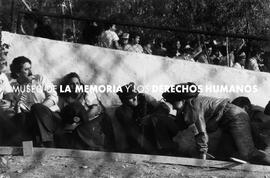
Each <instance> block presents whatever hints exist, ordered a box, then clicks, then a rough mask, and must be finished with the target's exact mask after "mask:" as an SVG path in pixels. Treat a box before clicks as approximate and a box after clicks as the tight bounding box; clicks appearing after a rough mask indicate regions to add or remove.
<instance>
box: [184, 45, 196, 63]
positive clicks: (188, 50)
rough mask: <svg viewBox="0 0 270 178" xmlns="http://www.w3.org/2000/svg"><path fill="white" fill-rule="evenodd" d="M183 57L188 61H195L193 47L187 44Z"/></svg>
mask: <svg viewBox="0 0 270 178" xmlns="http://www.w3.org/2000/svg"><path fill="white" fill-rule="evenodd" d="M183 58H184V60H186V61H191V62H195V61H194V59H193V49H192V48H191V46H190V45H186V46H185V48H184V55H183Z"/></svg>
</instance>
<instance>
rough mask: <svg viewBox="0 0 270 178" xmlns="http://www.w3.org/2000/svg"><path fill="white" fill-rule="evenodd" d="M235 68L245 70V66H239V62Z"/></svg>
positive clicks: (235, 64)
mask: <svg viewBox="0 0 270 178" xmlns="http://www.w3.org/2000/svg"><path fill="white" fill-rule="evenodd" d="M233 68H236V69H245V68H244V66H241V64H239V63H238V62H236V63H234V65H233Z"/></svg>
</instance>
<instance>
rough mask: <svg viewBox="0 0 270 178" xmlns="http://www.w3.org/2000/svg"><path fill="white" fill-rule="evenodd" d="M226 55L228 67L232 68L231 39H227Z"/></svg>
mask: <svg viewBox="0 0 270 178" xmlns="http://www.w3.org/2000/svg"><path fill="white" fill-rule="evenodd" d="M226 53H227V65H228V67H231V60H230V54H229V37H226Z"/></svg>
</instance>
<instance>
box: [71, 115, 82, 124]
mask: <svg viewBox="0 0 270 178" xmlns="http://www.w3.org/2000/svg"><path fill="white" fill-rule="evenodd" d="M73 121H74V122H75V123H78V122H80V121H81V118H79V117H78V116H75V117H73Z"/></svg>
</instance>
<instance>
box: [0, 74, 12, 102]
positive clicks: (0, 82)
mask: <svg viewBox="0 0 270 178" xmlns="http://www.w3.org/2000/svg"><path fill="white" fill-rule="evenodd" d="M7 93H13V90H12V87H11V85H10V83H9V80H8V78H7V76H6V74H4V73H1V74H0V99H2V98H3V96H4V95H5V94H7Z"/></svg>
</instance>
